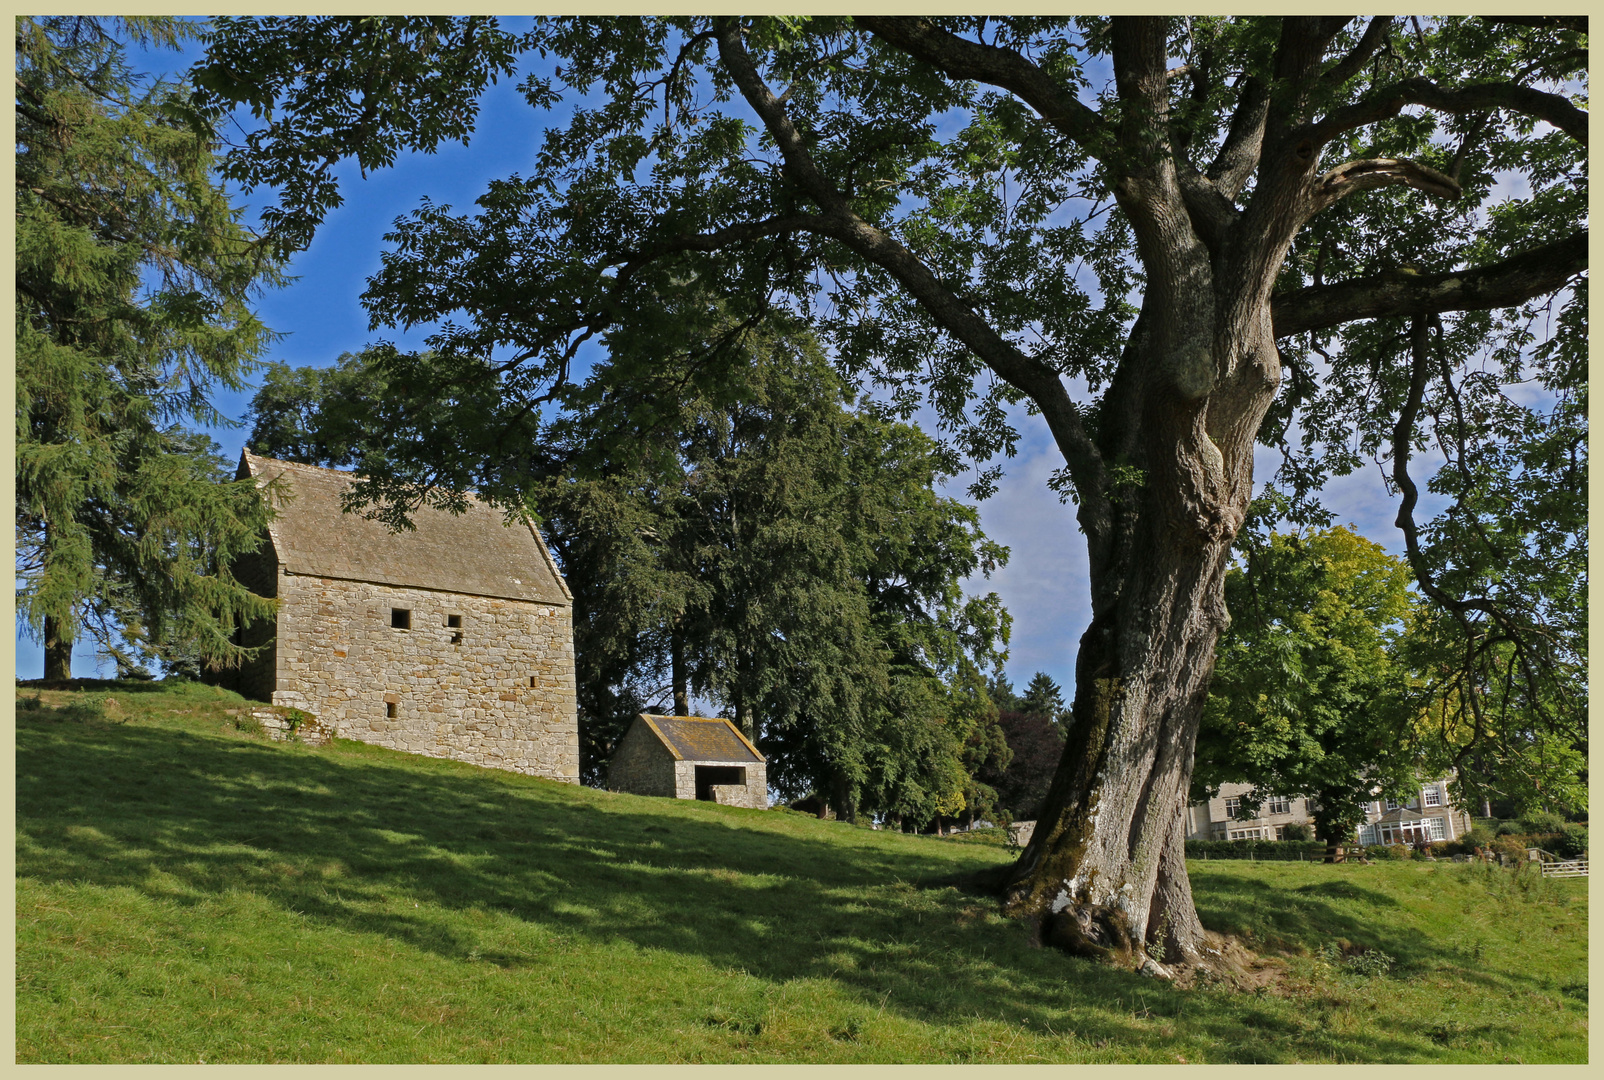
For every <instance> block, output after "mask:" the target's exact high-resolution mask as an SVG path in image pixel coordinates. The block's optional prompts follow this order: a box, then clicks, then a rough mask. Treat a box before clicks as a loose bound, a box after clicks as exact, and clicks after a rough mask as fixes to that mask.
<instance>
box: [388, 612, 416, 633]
mask: <svg viewBox="0 0 1604 1080" xmlns="http://www.w3.org/2000/svg"><path fill="white" fill-rule="evenodd" d="M390 625H391V626H392V627H394V628H395V629H397V630H411V629H412V609H411V608H404V607H393V608H391V609H390Z"/></svg>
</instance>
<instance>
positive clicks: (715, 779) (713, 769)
mask: <svg viewBox="0 0 1604 1080" xmlns="http://www.w3.org/2000/svg"><path fill="white" fill-rule="evenodd" d="M715 784H739V785H741V786H742V787H745V786H746V768H745V767H744V766H741V765H698V766H696V797H697V798H698V799H700V800H702V801H703V802H712V801H713V786H714V785H715Z"/></svg>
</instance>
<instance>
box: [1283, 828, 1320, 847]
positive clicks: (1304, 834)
mask: <svg viewBox="0 0 1604 1080" xmlns="http://www.w3.org/2000/svg"><path fill="white" fill-rule="evenodd" d="M1313 839H1314V827H1313V826H1310V825H1288V826H1287V827H1286V829H1285V830H1284V831H1283V833H1282V842H1283V843H1307V842H1308V841H1310V840H1313Z"/></svg>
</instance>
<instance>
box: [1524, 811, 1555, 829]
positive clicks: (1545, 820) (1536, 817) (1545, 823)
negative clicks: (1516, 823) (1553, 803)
mask: <svg viewBox="0 0 1604 1080" xmlns="http://www.w3.org/2000/svg"><path fill="white" fill-rule="evenodd" d="M1520 827H1521V829H1522V830H1523V831H1525V832H1527V833H1557V832H1562V831H1563V830H1564V828H1565V819H1564V818H1562V817H1560V816H1559V815H1558V814H1550V813H1547V812H1546V811H1542V810H1539V811H1536V812H1534V813H1530V814H1523V815H1521V819H1520Z"/></svg>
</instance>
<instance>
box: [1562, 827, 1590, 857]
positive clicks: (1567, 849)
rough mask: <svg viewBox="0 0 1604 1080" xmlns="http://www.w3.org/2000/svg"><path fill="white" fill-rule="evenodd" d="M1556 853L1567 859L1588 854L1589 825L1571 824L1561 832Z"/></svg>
mask: <svg viewBox="0 0 1604 1080" xmlns="http://www.w3.org/2000/svg"><path fill="white" fill-rule="evenodd" d="M1558 847H1559V849H1558V850H1557V851H1556V852H1555V854H1556V855H1563V856H1565V857H1566V858H1567V859H1580V858H1582V857H1583V856H1584V855H1586V854H1587V826H1586V825H1576V824H1570V825H1567V826H1565V828H1564V830H1563V831H1562V832H1561V833H1560V840H1559V845H1558Z"/></svg>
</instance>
